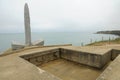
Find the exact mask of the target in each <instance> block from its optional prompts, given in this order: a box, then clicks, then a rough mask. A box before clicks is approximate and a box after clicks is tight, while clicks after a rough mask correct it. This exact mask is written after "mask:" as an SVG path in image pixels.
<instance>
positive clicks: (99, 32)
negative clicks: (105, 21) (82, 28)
mask: <svg viewBox="0 0 120 80" xmlns="http://www.w3.org/2000/svg"><path fill="white" fill-rule="evenodd" d="M96 34H113V35H117V36H120V30H112V31H98V32H97V33H96Z"/></svg>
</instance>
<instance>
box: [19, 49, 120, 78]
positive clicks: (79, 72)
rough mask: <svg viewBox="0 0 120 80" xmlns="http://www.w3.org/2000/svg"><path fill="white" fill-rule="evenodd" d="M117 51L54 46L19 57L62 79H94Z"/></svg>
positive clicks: (115, 55) (114, 56)
mask: <svg viewBox="0 0 120 80" xmlns="http://www.w3.org/2000/svg"><path fill="white" fill-rule="evenodd" d="M113 53H116V54H114V55H113ZM118 53H119V52H117V51H115V50H110V51H108V52H107V53H104V54H94V53H87V52H82V51H76V50H70V49H64V48H56V49H52V50H48V51H43V52H36V53H31V54H28V55H22V56H21V57H22V58H24V59H25V60H27V61H29V62H30V63H32V64H34V65H36V66H37V67H39V68H41V69H43V70H45V71H47V72H49V73H51V74H53V75H55V76H57V77H59V78H60V79H62V80H96V79H97V77H98V76H99V75H100V74H101V73H102V72H103V71H104V69H105V68H106V66H107V65H108V64H109V62H110V61H111V60H113V59H115V58H116V57H117V55H118Z"/></svg>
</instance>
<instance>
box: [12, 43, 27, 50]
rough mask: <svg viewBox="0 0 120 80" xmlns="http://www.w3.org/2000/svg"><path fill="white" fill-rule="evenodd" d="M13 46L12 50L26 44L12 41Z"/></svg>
mask: <svg viewBox="0 0 120 80" xmlns="http://www.w3.org/2000/svg"><path fill="white" fill-rule="evenodd" d="M11 46H12V50H18V49H22V48H24V47H25V45H24V44H22V43H18V42H12V44H11Z"/></svg>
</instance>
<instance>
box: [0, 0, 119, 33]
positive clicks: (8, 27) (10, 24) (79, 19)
mask: <svg viewBox="0 0 120 80" xmlns="http://www.w3.org/2000/svg"><path fill="white" fill-rule="evenodd" d="M25 2H27V3H28V5H29V11H30V18H31V29H32V32H48V31H77V32H78V31H79V32H80V31H100V30H115V29H120V0H0V32H1V33H4V32H24V4H25Z"/></svg>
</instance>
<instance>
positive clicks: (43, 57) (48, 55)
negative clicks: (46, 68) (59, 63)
mask: <svg viewBox="0 0 120 80" xmlns="http://www.w3.org/2000/svg"><path fill="white" fill-rule="evenodd" d="M21 57H22V58H24V59H25V60H27V61H29V62H31V63H33V64H34V65H36V66H37V65H41V64H43V63H47V62H49V61H52V60H56V59H59V58H60V55H59V48H58V49H56V48H55V49H51V50H46V51H43V52H37V53H33V54H28V55H22V56H21Z"/></svg>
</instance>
